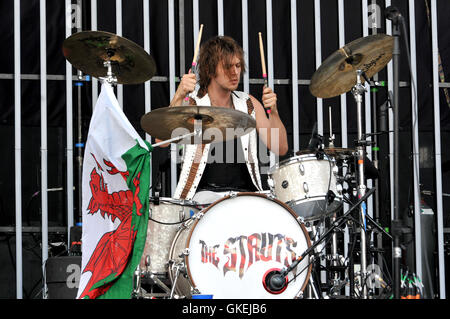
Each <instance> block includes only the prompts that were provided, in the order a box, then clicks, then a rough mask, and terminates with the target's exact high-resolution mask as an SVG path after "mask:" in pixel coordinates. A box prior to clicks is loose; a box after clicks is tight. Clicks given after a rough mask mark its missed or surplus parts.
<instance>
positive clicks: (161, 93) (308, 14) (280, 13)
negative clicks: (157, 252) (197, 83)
mask: <svg viewBox="0 0 450 319" xmlns="http://www.w3.org/2000/svg"><path fill="white" fill-rule="evenodd" d="M97 2H98V9H97V11H98V26H97V29H98V30H102V31H108V32H113V33H116V27H115V25H116V21H115V9H116V8H115V1H107V0H98V1H97ZM368 2H370V1H368ZM378 2H379V3H378V4H379V5H380V7H384V1H378ZM344 3H345V21H346V22H345V39H346V43H348V42H350V41H352V40H355V39H357V38H359V37H362V34H363V33H362V20H361V12H362V7H361V1H359V0H345V1H344ZM192 5H193V4H192V1H190V0H186V1H185V11H184V13H185V32H186V41H185V45H186V47H185V52H186V56H185V61H186V66H185V68H186V70H187V69H188V68H189V64H190V61H191V60H192V55H193V50H194V43H193V34H192V29H193V21H192ZM392 5H395V6H397V7H398V8H399V9H400V11H401V12H403V15H404V16H405V17H406V18H407V16H408V14H407V12H408V1H406V0H401V1H400V0H397V1H392ZM199 7H200V13H199V20H200V23H203V24H204V25H205V28H204V30H203V37H202V40H204V39H207V38H209V37H211V36H213V35H216V34H217V32H218V29H217V18H216V17H217V14H216V12H217V2H216V1H210V0H200V1H199ZM122 8H123V36H124V37H126V38H128V39H130V40H132V41H134V42H136V43H138V44H139V45H141V46H143V36H144V33H143V22H142V10H143V5H142V1H140V0H128V1H123V4H122ZM248 9H249V16H248V27H249V52H246V54H247V55H248V58H249V65H248V72H249V76H250V78H251V79H255V78H260V77H261V74H260V73H261V72H260V70H261V67H260V58H259V47H258V39H257V34H258V32H262V33H263V39H264V43H267V39H266V37H265V34H266V22H265V16H266V12H265V10H266V7H265V2H263V1H261V0H249V1H248ZM320 9H321V34H322V42H321V44H322V59H323V60H324V59H325V58H326V57H328V56H329V55H330V54H332V53H333V52H334V51H335V50H337V49H338V47H339V45H338V15H337V12H338V10H337V9H338V7H337V1H321V8H320ZM415 9H416V17H415V19H416V20H415V21H416V39H417V52H416V53H417V74H418V79H417V94H418V101H417V104H418V109H419V113H418V119H419V131H420V133H419V139H420V146H421V147H422V146H423V147H428V152H429V155H428V157H427V156H423V157H422V158H421V171H420V173H421V175H420V178H421V184H423V189H425V190H431V191H434V189H435V178H434V155H433V154H434V134H433V130H434V122H433V116H434V109H433V94H432V93H433V92H432V56H431V54H432V50H431V27H430V26H429V24H428V19H427V11H426V6H425V0H417V1H416V2H415ZM449 12H450V2H448V1H442V0H441V1H438V31H439V50H440V55H441V59H442V65H443V70H444V75H445V77H446V79H448V78H449V77H450V74H449V67H450V66H449V63H450V46H449V43H450V33H449V32H448V30H450V20H449V19H448V18H447V15H448V13H449ZM149 13H150V45H151V47H150V54H151V55H152V56H153V58H154V60H155V61H156V64H157V74H156V75H157V76H165V77H168V76H169V53H168V50H169V46H168V3H167V1H162V0H150V8H149ZM272 14H273V39H274V41H273V43H274V52H273V54H274V74H273V76H274V78H275V79H290V78H291V30H290V28H291V21H290V1H287V0H281V1H280V0H277V1H273V13H272ZM0 16H1V19H0V30H2V31H1V32H0V43H2V50H0V61H2V63H0V74H12V73H13V71H14V29H13V22H14V15H13V1H12V0H9V1H6V0H5V1H1V2H0ZM64 16H65V8H64V1H61V0H47V73H48V74H52V75H65V59H64V57H63V55H62V51H61V45H62V42H63V40H64V39H65V21H64ZM297 16H298V20H297V32H298V76H299V79H305V80H309V79H310V78H311V76H312V74H313V73H314V71H315V58H314V56H315V42H314V1H313V0H301V1H297ZM174 17H175V33H176V36H175V44H176V54H175V56H176V63H175V65H176V75H177V76H178V77H179V76H180V75H182V74H180V67H179V20H178V1H177V0H175V15H174ZM224 21H225V27H224V30H225V34H226V35H230V36H232V37H234V38H235V39H236V40H237V41H238V42H239V43H242V24H241V1H239V0H227V1H224ZM406 23H407V24H409V20H408V18H407V20H406ZM90 28H91V27H90V1H89V0H85V1H83V30H90ZM378 32H379V33H384V32H385V20H384V19H382V25H381V28H380V29H378ZM408 32H409V28H408ZM401 46H402V47H401V49H402V59H401V67H400V71H401V74H400V80H401V81H405V82H408V83H409V82H410V76H409V71H408V64H407V60H406V57H405V55H404V53H405V47H404V44H403V42H402V43H401ZM266 50H267V45H266ZM266 57H267V54H266ZM39 58H40V53H39V1H37V0H29V1H22V2H21V72H22V74H39V71H40V67H39V65H40V64H39ZM386 73H387V72H386V69H384V70H382V71H381V72H380V73H379V77H380V80H387V74H386ZM74 74H76V70H74ZM21 84H22V95H21V101H22V105H21V106H22V113H21V120H22V129H21V132H22V187H23V189H22V198H23V203H22V207H23V225H24V226H31V225H37V226H39V225H40V220H41V217H40V201H39V200H40V198H39V191H40V185H39V184H40V82H39V81H38V80H22V82H21ZM74 84H75V82H74ZM84 84H88V85H84V86H83V87H82V99H81V105H82V118H81V120H82V131H83V138H84V139H85V137H86V135H87V128H88V126H89V121H90V115H91V112H92V98H91V85H90V83H84ZM47 85H48V87H47V89H48V103H47V112H48V126H49V127H48V139H49V141H48V163H49V165H48V166H49V175H48V176H49V177H48V178H49V187H50V188H52V187H55V188H56V187H62V188H63V189H64V191H60V192H52V193H49V225H50V226H52V225H54V226H65V225H67V221H66V219H67V208H66V204H65V197H66V195H65V187H66V168H65V165H66V155H65V148H66V96H65V92H66V91H65V81H61V80H49V81H48V82H47ZM274 89H275V91H276V93H277V94H278V105H279V110H280V114H281V118H282V120H283V122H284V124H285V126H286V128H287V131H288V138H289V145H290V148H291V149H292V143H293V137H292V134H293V121H292V117H293V113H292V107H291V105H292V100H291V95H292V87H291V86H290V85H275V87H274ZM261 90H262V89H261V85H259V84H251V85H250V93H251V94H253V95H254V96H255V97H257V98H260V97H261ZM123 91H124V99H123V106H124V112H125V114H126V115H127V117H128V118H129V120H130V122H131V123H132V124H133V126H134V127H135V128H136V130H138V132H139V133H141V134H142V136H143V135H144V132H143V131H142V129H141V128H140V124H139V123H140V118H141V116H142V115H143V114H144V113H145V109H144V85H143V84H142V85H124V88H123ZM347 95H348V98H347V112H348V114H347V119H348V133H349V136H348V143H349V147H353V146H354V144H353V142H354V139H355V138H356V105H355V103H354V100H353V97H352V96H351V94H350V93H347ZM170 98H171V97H170V96H169V83H168V82H152V84H151V101H152V102H151V108H152V109H156V108H159V107H165V106H167V105H168V104H169V101H170ZM385 99H386V91H385V90H380V91H379V92H378V93H377V103H376V105H377V106H378V105H380V104H381V103H383V102H384V101H385ZM411 102H412V101H411V94H410V89H409V87H402V88H401V90H400V106H399V107H400V112H399V114H400V132H401V133H400V134H401V135H400V141H401V146H400V147H401V149H400V156H401V165H400V169H401V171H400V186H399V189H400V211H401V212H402V218H403V219H404V220H405V221H406V222H407V223H409V224H411V223H412V221H413V219H412V217H411V215H410V214H408V208H409V206H410V205H411V204H412V203H413V193H412V183H413V175H412V157H411V156H412V140H411V127H412V123H411ZM77 103H78V100H77V94H76V86H74V94H73V117H74V122H73V127H74V141H73V142H74V145H75V143H76V141H75V138H76V136H77V135H76V130H77V112H76V106H77ZM440 104H441V114H440V117H441V143H442V164H443V167H442V172H443V192H444V193H450V185H449V182H448V180H449V178H448V177H449V175H450V172H449V166H450V164H449V163H450V158H449V157H450V156H449V152H448V139H449V131H450V105H448V104H447V102H446V100H445V97H444V95H443V90H442V89H440ZM328 106H333V118H332V123H333V132H334V133H335V134H336V133H337V132H339V131H340V129H341V120H340V115H341V114H340V112H341V110H340V107H339V106H340V99H339V97H336V98H332V99H326V100H324V101H323V107H324V118H323V123H324V136H325V137H328V133H329V132H328V124H327V123H329V119H328ZM372 107H374V106H373V105H372ZM316 117H317V112H316V98H315V97H314V96H312V95H311V94H310V92H309V89H308V87H307V86H306V85H300V86H299V125H300V148H305V147H306V145H307V142H308V140H309V137H310V134H311V130H312V127H313V125H314V123H315V122H316V121H317V118H316ZM0 136H1V139H0V141H1V142H0V143H1V144H0V145H1V148H2V150H3V152H2V156H1V165H0V174H1V175H0V176H1V179H0V226H12V225H14V224H15V222H14V218H15V203H14V194H15V193H14V180H15V177H14V82H13V79H0ZM336 138H337V140H336V141H335V145H337V146H340V145H341V141H342V136H341V135H340V134H336ZM379 147H380V152H379V159H380V164H379V165H380V179H379V181H380V199H379V203H380V209H381V217H382V222H383V225H384V226H389V220H390V195H389V175H390V172H389V154H388V149H389V148H388V137H387V135H381V136H380V137H379ZM168 152H169V150H168V149H156V150H155V151H154V153H153V170H154V174H153V175H154V181H153V182H154V183H155V182H156V180H155V178H156V176H157V174H156V173H157V172H158V170H159V169H160V168H161V169H165V168H166V167H165V165H163V164H164V163H165V162H166V161H167V159H168ZM281 159H283V158H281ZM74 167H75V169H76V151H75V150H74ZM75 174H76V172H75ZM75 176H76V175H75ZM166 180H167V181H166V185H169V181H170V170H168V171H167V174H166ZM74 181H75V184H76V185H75V187H76V190H75V193H74V195H75V198H76V196H77V189H78V185H77V182H76V178H74ZM165 195H166V196H169V192H168V187H166V189H165ZM447 198H448V197H444V222H445V226H446V227H448V217H449V214H448V207H450V206H449V204H450V203H449V202H448V199H447ZM423 199H424V200H425V201H426V202H427V203H428V204H429V205H430V206H431V207H432V208H435V200H434V197H433V196H424V198H423ZM75 206H76V207H75V212H74V216H75V219H76V221H78V216H79V215H78V207H77V201H76V200H75ZM0 235H1V234H0ZM36 236H39V234H37V235H36ZM6 237H7V239H8V241H9V240H10V239H11V238H13V237H14V235H11V234H10V235H9V236H6ZM2 238H3V237H2ZM11 244H13V240H12V239H11ZM9 248H10V249H11V246H10V247H9ZM5 249H6V248H5ZM3 251H6V250H2V255H3ZM12 251H14V249H12ZM37 254H40V251H39V249H38V250H37ZM11 258H12V260H13V258H14V256H11ZM2 259H3V258H2ZM0 266H3V267H7V269H8V271H7V273H8V272H9V273H10V274H11V273H14V271H13V269H12V268H11V263H10V261H9V260H6V261H3V264H0ZM9 280H11V279H9ZM30 285H31V283H30ZM3 288H5V287H2V289H1V291H0V297H11V296H14V295H15V294H14V293H13V290H14V289H12V290H11V289H6V290H5V291H3ZM28 289H30V287H28ZM30 294H31V293H30Z"/></svg>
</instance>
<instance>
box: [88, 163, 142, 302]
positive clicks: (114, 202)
mask: <svg viewBox="0 0 450 319" xmlns="http://www.w3.org/2000/svg"><path fill="white" fill-rule="evenodd" d="M92 156H93V157H94V159H95V156H94V155H92ZM103 161H104V163H105V164H106V165H107V166H108V167H110V168H111V169H110V170H108V173H109V174H111V175H115V174H118V173H119V174H120V175H121V176H122V177H123V178H124V179H125V181H126V180H127V176H128V175H129V172H128V171H126V172H120V171H119V170H118V169H117V168H116V167H114V165H113V164H112V163H111V162H109V161H107V160H103ZM97 165H98V168H99V169H100V170H103V169H102V168H101V166H100V165H99V164H98V162H97ZM139 178H140V172H139V173H138V176H137V178H135V179H134V180H133V184H134V186H135V187H136V192H135V193H134V195H133V193H132V192H131V191H130V190H126V191H118V192H113V193H111V194H110V193H109V192H108V185H107V184H105V182H104V179H103V176H102V175H99V174H98V173H97V170H96V169H95V168H94V169H93V170H92V172H91V180H90V182H89V186H90V189H91V192H92V198H91V200H90V202H89V207H88V209H89V212H88V214H96V213H100V214H101V215H102V217H103V218H105V214H106V215H109V216H110V217H111V221H112V222H114V221H115V219H116V218H117V219H119V220H120V224H119V226H118V227H117V229H116V230H114V231H112V232H108V233H105V234H104V235H103V236H102V238H101V239H100V241H99V243H98V244H97V247H96V248H95V250H94V252H93V253H92V255H91V258H90V259H89V262H88V264H87V265H86V267H85V268H84V271H83V273H84V272H88V271H90V272H92V276H91V278H90V279H89V282H88V284H87V286H86V288H85V289H84V291H83V293H82V294H81V295H80V298H85V297H89V298H92V299H93V298H97V297H98V296H99V295H102V294H104V293H105V292H106V291H107V290H108V289H109V287H110V286H111V283H112V282H111V283H109V284H106V285H104V286H102V287H99V288H98V289H93V290H91V289H92V288H93V286H94V284H98V283H99V282H101V281H102V280H103V279H105V278H108V277H110V276H117V275H119V274H121V273H122V272H123V270H124V269H125V266H126V265H127V262H128V259H129V256H130V254H129V253H130V251H131V249H132V247H133V243H134V240H135V238H136V232H137V230H135V229H134V228H133V227H132V225H131V219H132V213H133V205H134V204H136V212H137V214H138V215H139V216H140V215H141V213H139V212H140V210H141V208H142V204H141V202H140V200H139V196H138V195H139V191H140V189H139Z"/></svg>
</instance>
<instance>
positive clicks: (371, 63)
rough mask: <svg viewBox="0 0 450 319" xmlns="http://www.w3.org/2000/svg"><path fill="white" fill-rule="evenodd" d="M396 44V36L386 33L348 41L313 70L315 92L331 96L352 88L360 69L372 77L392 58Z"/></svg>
mask: <svg viewBox="0 0 450 319" xmlns="http://www.w3.org/2000/svg"><path fill="white" fill-rule="evenodd" d="M393 47H394V38H393V37H392V36H389V35H386V34H375V35H370V36H367V37H363V38H359V39H356V40H354V41H352V42H350V43H348V44H346V45H345V46H343V47H342V48H340V49H339V50H337V51H335V52H334V53H333V54H331V55H330V56H329V57H328V58H327V59H326V60H325V61H324V62H323V63H322V64H321V65H320V67H319V68H318V69H317V70H316V72H315V73H314V74H313V76H312V78H311V84H310V86H309V90H310V92H311V94H312V95H314V96H316V97H319V98H331V97H335V96H338V95H341V94H343V93H346V92H349V91H350V90H351V89H352V87H353V86H355V84H356V71H357V70H361V71H363V72H364V73H365V74H366V76H367V78H370V77H372V76H373V75H374V74H376V73H378V72H379V71H380V70H381V69H383V68H384V67H385V66H386V65H387V64H388V62H389V61H390V60H391V58H392V50H393ZM362 81H363V82H364V79H362Z"/></svg>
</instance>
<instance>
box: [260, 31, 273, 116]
mask: <svg viewBox="0 0 450 319" xmlns="http://www.w3.org/2000/svg"><path fill="white" fill-rule="evenodd" d="M258 35H259V53H260V55H261V67H262V76H263V79H264V87H267V86H268V84H267V72H266V61H265V59H264V46H263V41H262V36H261V32H258ZM265 110H266V112H267V114H270V112H271V110H270V108H265Z"/></svg>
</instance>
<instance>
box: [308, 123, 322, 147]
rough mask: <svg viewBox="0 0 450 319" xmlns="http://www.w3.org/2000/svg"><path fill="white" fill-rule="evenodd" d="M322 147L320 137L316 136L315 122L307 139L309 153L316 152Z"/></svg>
mask: <svg viewBox="0 0 450 319" xmlns="http://www.w3.org/2000/svg"><path fill="white" fill-rule="evenodd" d="M320 145H322V136H320V135H319V134H317V122H316V123H314V127H313V130H312V134H311V138H310V139H309V143H308V149H309V150H311V151H316V150H318V149H319V148H320Z"/></svg>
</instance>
